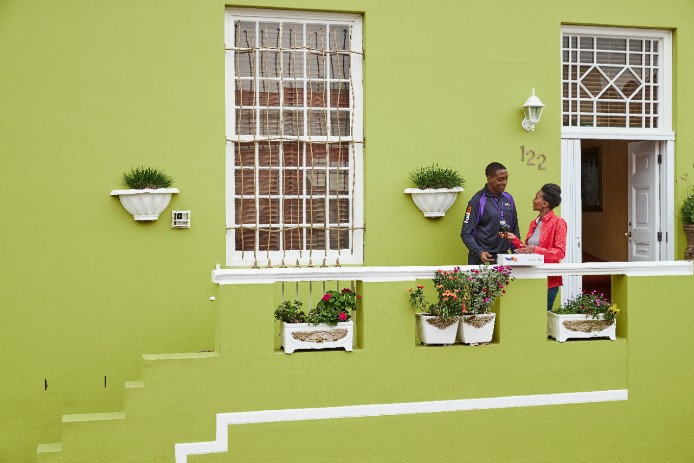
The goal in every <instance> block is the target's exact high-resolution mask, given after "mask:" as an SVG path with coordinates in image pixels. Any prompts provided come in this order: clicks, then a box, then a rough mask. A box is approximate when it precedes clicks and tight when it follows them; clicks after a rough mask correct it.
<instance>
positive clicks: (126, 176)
mask: <svg viewBox="0 0 694 463" xmlns="http://www.w3.org/2000/svg"><path fill="white" fill-rule="evenodd" d="M122 183H123V186H125V187H126V188H129V189H131V190H144V189H152V190H156V189H157V188H169V187H170V186H171V185H173V178H171V177H169V176H168V175H166V174H165V173H164V172H163V171H161V170H159V169H155V168H153V167H142V166H141V167H131V168H130V171H129V172H123V182H122Z"/></svg>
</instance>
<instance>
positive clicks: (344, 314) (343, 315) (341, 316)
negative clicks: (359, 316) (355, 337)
mask: <svg viewBox="0 0 694 463" xmlns="http://www.w3.org/2000/svg"><path fill="white" fill-rule="evenodd" d="M337 318H339V319H340V321H341V322H344V321H347V314H346V313H344V312H340V315H338V316H337Z"/></svg>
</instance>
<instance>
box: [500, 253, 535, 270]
mask: <svg viewBox="0 0 694 463" xmlns="http://www.w3.org/2000/svg"><path fill="white" fill-rule="evenodd" d="M496 263H497V264H499V265H505V266H507V267H511V266H514V265H515V266H531V265H540V264H544V263H545V256H543V255H540V254H498V255H497V256H496Z"/></svg>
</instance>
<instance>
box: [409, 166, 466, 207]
mask: <svg viewBox="0 0 694 463" xmlns="http://www.w3.org/2000/svg"><path fill="white" fill-rule="evenodd" d="M410 180H412V182H413V183H414V184H415V185H416V186H417V188H406V189H405V193H406V194H410V195H412V200H413V201H414V203H415V204H416V205H417V207H418V208H419V210H421V211H422V212H423V213H424V217H443V216H444V215H446V211H447V210H448V209H450V207H451V206H452V205H453V203H454V202H455V200H456V198H457V196H458V193H460V192H461V191H463V187H464V186H465V179H464V178H463V176H462V175H460V174H459V173H458V172H457V171H456V170H454V169H451V168H449V167H440V166H439V165H438V164H432V165H430V166H424V167H419V168H417V169H415V170H413V171H412V172H410Z"/></svg>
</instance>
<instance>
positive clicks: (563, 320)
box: [547, 312, 617, 342]
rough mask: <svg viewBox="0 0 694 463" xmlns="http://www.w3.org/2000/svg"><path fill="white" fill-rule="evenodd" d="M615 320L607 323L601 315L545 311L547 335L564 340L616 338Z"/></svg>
mask: <svg viewBox="0 0 694 463" xmlns="http://www.w3.org/2000/svg"><path fill="white" fill-rule="evenodd" d="M616 328H617V322H616V320H615V321H614V322H613V323H610V324H607V322H606V321H605V320H604V319H603V317H602V315H601V316H600V317H599V318H593V317H591V316H590V315H579V314H568V315H563V314H556V313H554V312H547V336H549V337H552V338H554V339H556V340H557V341H559V342H564V341H566V340H567V339H572V338H573V339H588V338H604V337H607V338H610V339H611V340H612V341H614V340H615V339H617V335H616Z"/></svg>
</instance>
